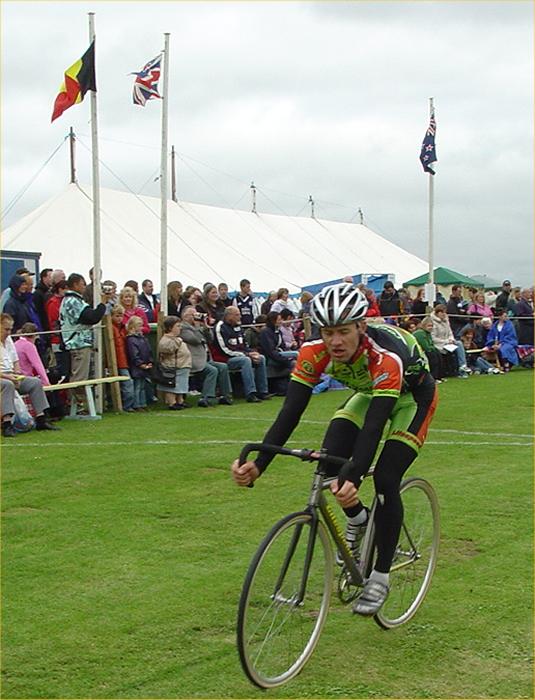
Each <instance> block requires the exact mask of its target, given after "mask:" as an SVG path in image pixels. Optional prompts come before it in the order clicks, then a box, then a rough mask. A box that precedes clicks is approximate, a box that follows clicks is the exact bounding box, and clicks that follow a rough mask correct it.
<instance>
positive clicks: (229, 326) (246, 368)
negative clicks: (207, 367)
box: [214, 287, 271, 403]
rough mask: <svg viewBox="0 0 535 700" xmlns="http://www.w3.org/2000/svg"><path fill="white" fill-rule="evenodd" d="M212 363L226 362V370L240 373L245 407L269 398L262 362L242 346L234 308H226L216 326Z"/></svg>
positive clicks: (237, 315) (236, 310)
mask: <svg viewBox="0 0 535 700" xmlns="http://www.w3.org/2000/svg"><path fill="white" fill-rule="evenodd" d="M241 288H242V289H243V287H241ZM214 359H215V360H217V361H221V362H226V363H227V364H228V368H229V370H233V369H239V370H240V372H241V377H242V381H243V389H244V392H245V396H246V399H247V401H248V402H249V403H257V402H258V401H265V400H266V399H270V398H271V397H270V395H269V394H268V383H267V375H266V359H265V357H264V356H263V355H261V354H260V353H258V352H256V350H251V349H250V348H249V347H248V346H247V344H246V343H245V339H244V337H243V332H242V329H241V327H240V310H239V308H238V307H237V306H234V305H233V306H229V307H227V308H226V309H225V315H224V317H223V320H222V321H218V323H217V324H216V327H215V344H214Z"/></svg>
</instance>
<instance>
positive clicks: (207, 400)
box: [180, 306, 232, 408]
mask: <svg viewBox="0 0 535 700" xmlns="http://www.w3.org/2000/svg"><path fill="white" fill-rule="evenodd" d="M180 337H181V338H182V340H183V341H184V342H185V343H186V345H187V346H188V348H189V350H190V352H191V373H192V374H194V375H196V376H198V378H199V379H200V380H201V381H202V391H201V393H202V396H201V398H200V399H199V402H198V404H197V405H198V406H200V407H201V408H208V407H209V406H213V405H214V404H215V403H216V402H217V399H216V387H219V392H220V397H219V403H220V404H223V405H226V406H230V405H231V404H232V385H231V383H230V377H229V372H228V367H227V365H226V364H225V363H224V362H215V361H214V360H212V359H211V357H210V352H209V350H208V344H209V343H210V342H211V339H212V331H211V330H210V328H209V327H208V324H207V320H206V316H203V314H200V313H198V312H197V311H195V309H194V308H193V306H187V307H186V308H185V309H184V311H183V312H182V327H181V330H180Z"/></svg>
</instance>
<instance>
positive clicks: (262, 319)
mask: <svg viewBox="0 0 535 700" xmlns="http://www.w3.org/2000/svg"><path fill="white" fill-rule="evenodd" d="M266 319H267V316H266V315H264V314H260V316H257V317H256V318H255V320H254V326H249V327H248V328H246V329H245V330H244V332H243V337H244V338H245V342H246V344H247V346H248V347H249V348H251V350H256V351H257V352H260V353H261V352H262V350H261V349H260V332H261V330H262V328H263V327H264V326H265V324H266Z"/></svg>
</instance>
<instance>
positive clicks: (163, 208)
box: [160, 32, 169, 316]
mask: <svg viewBox="0 0 535 700" xmlns="http://www.w3.org/2000/svg"><path fill="white" fill-rule="evenodd" d="M163 61H164V64H163V65H164V67H163V93H162V155H161V168H160V171H161V177H160V265H161V267H160V284H161V293H160V304H161V306H160V308H161V311H162V314H163V315H164V316H167V179H168V178H167V131H168V128H167V125H168V120H169V100H168V95H169V32H166V33H165V34H164V56H163Z"/></svg>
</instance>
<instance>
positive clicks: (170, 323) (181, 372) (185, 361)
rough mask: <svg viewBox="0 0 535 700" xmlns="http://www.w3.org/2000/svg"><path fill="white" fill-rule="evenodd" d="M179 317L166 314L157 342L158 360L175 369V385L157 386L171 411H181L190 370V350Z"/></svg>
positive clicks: (184, 405)
mask: <svg viewBox="0 0 535 700" xmlns="http://www.w3.org/2000/svg"><path fill="white" fill-rule="evenodd" d="M180 330H181V324H180V319H179V318H177V317H176V316H166V317H165V318H164V321H163V331H164V334H163V335H162V337H161V339H160V342H159V343H158V361H159V362H160V364H161V365H162V366H163V367H167V368H168V369H174V370H175V376H176V381H175V386H174V387H164V386H158V389H159V390H160V391H163V394H164V399H165V403H166V405H167V408H168V409H169V410H171V411H181V410H183V409H184V408H188V406H186V402H185V401H184V399H185V397H186V395H187V393H188V389H189V375H190V370H191V364H192V363H191V352H190V350H189V348H188V346H187V344H186V343H185V341H184V340H183V339H182V338H179V335H180Z"/></svg>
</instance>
